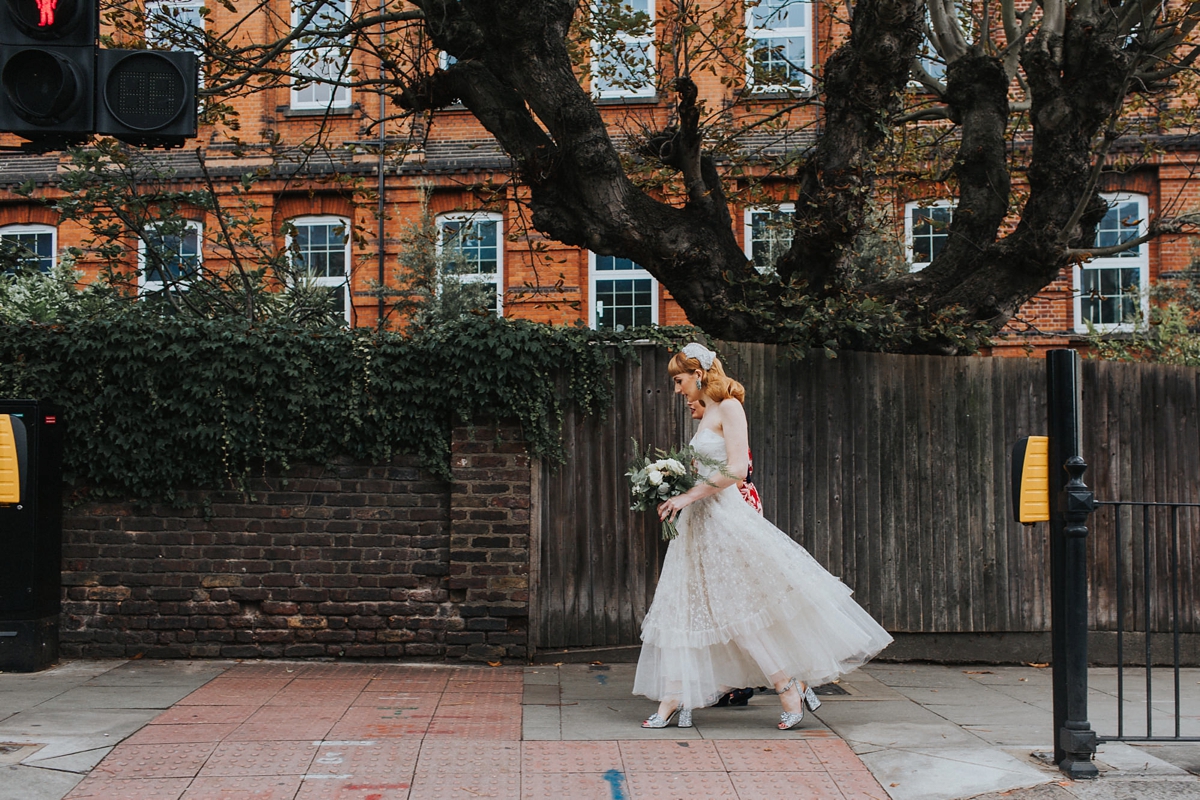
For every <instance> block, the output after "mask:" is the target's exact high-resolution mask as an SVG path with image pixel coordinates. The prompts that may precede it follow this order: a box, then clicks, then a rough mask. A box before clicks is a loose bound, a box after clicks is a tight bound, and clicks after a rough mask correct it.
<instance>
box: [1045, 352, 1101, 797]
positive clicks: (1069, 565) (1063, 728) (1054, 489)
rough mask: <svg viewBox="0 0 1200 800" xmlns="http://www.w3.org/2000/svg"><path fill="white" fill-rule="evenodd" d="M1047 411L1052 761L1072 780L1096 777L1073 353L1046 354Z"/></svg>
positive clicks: (1086, 509)
mask: <svg viewBox="0 0 1200 800" xmlns="http://www.w3.org/2000/svg"><path fill="white" fill-rule="evenodd" d="M1046 388H1047V402H1048V406H1049V415H1048V416H1049V419H1048V422H1049V436H1050V497H1051V498H1052V502H1055V501H1056V504H1055V507H1054V509H1053V511H1052V513H1051V514H1050V627H1051V648H1052V659H1053V683H1054V762H1055V763H1056V764H1058V767H1059V769H1061V770H1062V771H1063V772H1064V773H1066V774H1067V775H1068V776H1070V777H1071V778H1095V777H1096V776H1097V775H1098V774H1099V773H1098V771H1097V769H1096V765H1095V764H1094V763H1093V761H1092V756H1093V755H1095V753H1096V733H1095V731H1093V730H1092V726H1091V723H1089V722H1088V718H1087V691H1088V672H1087V670H1088V647H1087V636H1088V596H1087V532H1088V529H1087V517H1088V514H1090V513H1091V512H1092V511H1093V510H1094V508H1095V504H1094V500H1093V498H1092V493H1091V491H1089V490H1088V488H1087V486H1086V485H1085V484H1084V482H1083V473H1084V471H1085V470H1086V469H1087V463H1086V462H1084V460H1083V457H1082V455H1081V454H1080V449H1081V445H1082V431H1083V425H1082V418H1081V416H1080V400H1081V398H1082V391H1081V387H1080V383H1079V354H1078V353H1077V352H1075V351H1074V350H1051V351H1050V352H1049V353H1047V354H1046Z"/></svg>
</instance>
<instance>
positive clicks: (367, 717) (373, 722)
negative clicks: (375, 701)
mask: <svg viewBox="0 0 1200 800" xmlns="http://www.w3.org/2000/svg"><path fill="white" fill-rule="evenodd" d="M431 716H432V714H430V713H429V712H421V711H418V710H405V709H395V708H392V709H380V708H371V707H366V708H363V707H353V708H350V709H349V710H348V711H346V713H344V714H343V715H342V717H341V719H339V720H338V721H337V723H336V724H335V725H334V726H333V727H332V728H330V729H329V731H328V732H326V734H325V738H327V739H364V738H368V739H369V738H396V737H409V736H418V737H419V736H424V735H425V732H426V731H427V730H428V729H429V720H430V718H431Z"/></svg>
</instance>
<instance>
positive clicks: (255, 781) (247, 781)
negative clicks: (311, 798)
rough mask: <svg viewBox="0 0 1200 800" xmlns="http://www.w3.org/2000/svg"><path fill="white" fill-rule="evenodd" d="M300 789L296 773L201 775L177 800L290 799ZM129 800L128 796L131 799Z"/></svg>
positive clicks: (291, 799)
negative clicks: (232, 775)
mask: <svg viewBox="0 0 1200 800" xmlns="http://www.w3.org/2000/svg"><path fill="white" fill-rule="evenodd" d="M299 789H300V778H299V777H298V776H282V775H275V776H269V777H268V776H255V777H243V778H206V777H204V776H201V777H199V778H196V780H194V781H192V785H191V786H189V787H188V790H187V791H186V792H184V793H183V797H182V798H180V800H233V798H237V800H293V798H294V797H295V796H296V792H297V791H298V790H299ZM131 800H132V798H131Z"/></svg>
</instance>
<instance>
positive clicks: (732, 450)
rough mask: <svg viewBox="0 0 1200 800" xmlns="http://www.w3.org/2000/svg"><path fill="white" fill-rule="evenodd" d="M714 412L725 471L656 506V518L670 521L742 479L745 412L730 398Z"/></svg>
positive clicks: (747, 436) (745, 461) (747, 444)
mask: <svg viewBox="0 0 1200 800" xmlns="http://www.w3.org/2000/svg"><path fill="white" fill-rule="evenodd" d="M717 410H719V413H720V415H721V423H720V424H721V433H722V435H723V436H724V438H725V452H726V454H727V457H728V459H729V462H728V463H727V464H726V466H725V472H724V473H723V472H717V473H714V474H713V475H710V476H709V478H708V481H707V482H705V481H701V482H700V483H697V484H696V485H695V486H693V487H692V488H691V489H689V490H687V491H686V492H684V493H683V494H681V495H679V496H678V497H672V498H671V499H669V500H664V501H663V502H662V503H659V506H658V516H659V518H660V519H674V518H675V517H676V516H678V514H679V512H680V511H682V510H683V509H684V508H686V507H687V506H689V505H691V504H692V503H694V502H696V501H697V500H699V499H701V498H703V497H708V496H710V495H714V494H716V493H717V492H720V491H721V490H722V489H725V488H726V487H728V486H732V485H733V484H735V483H741V482H742V481H744V480H745V479H746V471H747V469H748V467H749V466H750V462H749V458H748V456H749V450H750V434H749V432H748V430H747V426H746V410H745V409H744V408H742V404H741V403H739V402H738V401H737V400H734V399H733V398H729V399H726V400H722V401H721V404H720V405H719V406H717ZM709 413H712V412H709ZM725 473H728V474H725Z"/></svg>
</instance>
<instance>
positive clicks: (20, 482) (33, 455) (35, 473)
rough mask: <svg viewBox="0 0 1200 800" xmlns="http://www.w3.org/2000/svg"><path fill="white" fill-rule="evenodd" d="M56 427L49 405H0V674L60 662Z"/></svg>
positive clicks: (17, 402) (0, 402)
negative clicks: (0, 672)
mask: <svg viewBox="0 0 1200 800" xmlns="http://www.w3.org/2000/svg"><path fill="white" fill-rule="evenodd" d="M62 433H63V428H62V423H61V420H60V417H59V414H58V412H57V411H56V410H55V409H54V408H53V407H52V406H50V405H49V404H47V403H44V402H38V401H34V400H0V670H2V671H4V672H35V671H37V670H40V669H45V668H46V667H49V666H50V665H52V664H53V663H54V662H55V661H57V660H58V616H59V611H60V608H61V600H60V592H61V585H62V579H61V571H60V570H61V562H62Z"/></svg>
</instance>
